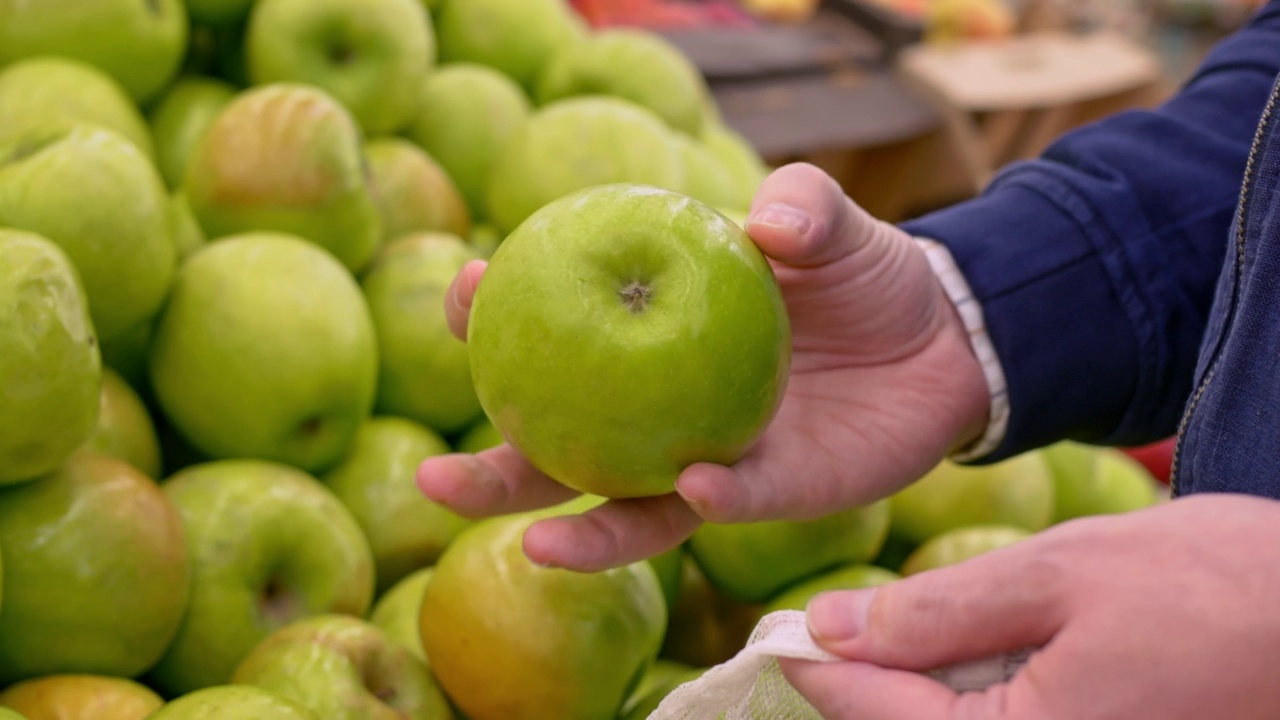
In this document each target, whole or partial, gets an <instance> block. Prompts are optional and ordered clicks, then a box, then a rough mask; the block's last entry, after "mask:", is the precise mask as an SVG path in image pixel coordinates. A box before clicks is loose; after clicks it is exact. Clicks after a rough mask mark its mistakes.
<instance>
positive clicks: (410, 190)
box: [365, 138, 471, 242]
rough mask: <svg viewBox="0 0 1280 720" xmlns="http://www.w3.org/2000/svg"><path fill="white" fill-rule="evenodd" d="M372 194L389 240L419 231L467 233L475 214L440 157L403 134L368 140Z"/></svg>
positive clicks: (367, 150)
mask: <svg viewBox="0 0 1280 720" xmlns="http://www.w3.org/2000/svg"><path fill="white" fill-rule="evenodd" d="M365 156H366V157H367V159H368V162H369V173H370V175H372V177H373V183H372V184H373V197H374V200H375V201H376V202H377V204H378V213H379V214H380V215H381V216H382V237H383V240H384V241H386V242H391V241H394V240H397V239H399V238H401V237H403V236H405V235H408V234H410V233H415V232H429V231H439V232H444V233H449V234H451V235H456V236H458V237H467V236H468V235H469V234H470V233H471V216H470V213H469V211H468V210H467V204H466V201H465V200H463V199H462V195H460V194H459V193H458V188H457V187H455V186H454V184H453V181H452V180H450V179H449V176H448V175H447V174H446V173H445V171H444V170H443V169H441V167H440V166H439V165H437V164H436V161H435V160H433V159H432V158H431V156H430V155H427V154H426V153H425V152H423V151H422V150H421V149H419V148H418V146H417V145H414V144H413V143H411V142H409V141H408V140H404V139H401V138H381V139H378V140H372V141H370V142H369V144H368V145H366V146H365Z"/></svg>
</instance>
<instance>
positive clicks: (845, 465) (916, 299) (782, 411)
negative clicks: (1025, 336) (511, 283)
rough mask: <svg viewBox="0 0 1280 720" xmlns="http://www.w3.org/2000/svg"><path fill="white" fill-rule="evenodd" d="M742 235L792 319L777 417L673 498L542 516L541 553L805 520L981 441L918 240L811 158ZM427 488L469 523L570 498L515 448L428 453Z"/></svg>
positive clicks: (968, 369)
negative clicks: (735, 455) (717, 526)
mask: <svg viewBox="0 0 1280 720" xmlns="http://www.w3.org/2000/svg"><path fill="white" fill-rule="evenodd" d="M746 230H747V232H748V234H749V235H750V236H751V238H752V240H754V241H755V242H756V244H757V245H758V246H759V247H760V249H761V250H762V251H763V252H764V254H765V255H766V256H767V257H768V258H769V260H770V262H771V264H772V266H773V268H774V272H775V274H776V276H777V279H778V282H779V285H780V287H781V289H782V292H783V296H784V298H785V300H786V303H787V309H788V313H789V316H790V319H791V325H792V336H793V339H792V342H793V354H792V374H791V377H790V379H789V383H788V386H787V390H786V393H785V395H784V397H783V400H782V403H781V405H780V407H779V409H778V413H777V415H776V416H775V417H774V419H773V421H772V422H771V423H770V425H769V427H768V428H767V429H766V430H765V432H764V434H763V435H762V436H761V438H760V440H759V441H758V442H757V443H756V445H755V446H754V447H753V448H752V449H751V450H750V451H749V452H748V453H747V455H746V456H745V457H743V458H742V459H741V460H740V461H739V462H737V463H736V464H734V465H733V466H731V467H725V466H721V465H714V464H708V463H698V464H694V465H691V466H690V467H688V468H686V469H685V470H684V472H683V473H682V474H681V475H680V477H679V479H678V480H677V482H676V492H675V493H672V494H669V495H664V496H660V497H652V498H640V499H629V500H613V501H610V502H607V503H605V504H604V505H602V506H600V507H598V508H596V509H594V510H592V511H590V512H588V513H585V514H583V515H580V516H572V517H559V518H551V519H547V520H541V521H539V522H537V523H535V524H533V525H532V526H531V527H530V528H529V529H528V531H527V532H526V533H525V537H524V550H525V554H526V555H528V556H529V557H530V559H532V560H533V561H534V562H536V563H539V564H541V565H546V566H551V567H562V568H568V569H572V570H579V571H584V572H590V571H598V570H603V569H606V568H610V567H616V566H620V565H625V564H628V563H631V562H635V561H637V560H641V559H644V558H648V557H652V556H655V555H658V554H660V553H662V552H664V551H666V550H668V549H670V548H673V547H675V546H676V545H678V544H679V543H681V542H683V541H684V540H685V539H687V538H688V537H689V536H690V535H691V534H692V533H693V531H694V530H695V529H696V528H697V527H698V525H699V524H700V523H702V522H703V521H710V522H719V523H725V522H749V521H755V520H766V519H794V520H803V519H811V518H816V517H820V516H822V515H826V514H829V513H832V512H836V511H838V510H841V509H845V508H850V507H854V506H858V505H862V504H866V503H868V502H872V501H874V500H878V499H880V498H883V497H887V496H888V495H890V494H892V493H893V492H895V491H896V490H898V489H900V488H901V487H903V486H905V485H906V484H908V483H910V482H912V481H914V480H915V479H917V478H919V477H921V476H922V475H924V474H925V473H926V472H928V471H929V470H930V469H932V468H933V466H934V465H936V464H937V463H938V462H939V461H940V460H941V459H942V458H943V457H944V456H945V455H946V454H947V453H948V452H949V451H951V450H953V449H956V448H957V447H959V446H962V445H963V444H965V443H966V442H969V441H971V440H973V439H975V438H977V437H978V436H979V435H981V433H982V430H983V428H984V427H985V424H986V418H987V414H988V411H989V409H990V395H989V391H988V388H987V384H986V379H985V376H984V375H983V372H982V367H981V365H980V364H979V362H978V360H977V359H976V357H975V356H974V354H973V351H972V349H971V346H970V344H969V338H968V333H967V331H966V330H965V328H964V325H963V322H962V321H961V319H960V317H959V316H958V314H957V313H956V311H955V308H954V306H953V305H952V304H951V302H950V301H949V300H948V299H947V297H946V294H945V292H944V291H943V289H942V286H941V284H940V283H939V282H938V280H937V278H936V276H935V275H934V273H933V271H932V270H931V269H930V267H929V263H928V259H927V258H926V256H925V254H924V252H923V251H922V250H921V249H920V248H919V247H918V246H917V244H916V243H915V241H914V240H913V239H912V238H911V237H910V236H908V235H907V234H906V233H905V232H903V231H902V230H900V229H898V228H897V227H895V226H893V225H891V224H888V223H885V222H881V221H878V220H876V219H874V218H872V217H871V216H870V215H869V214H867V213H866V211H864V210H863V209H862V208H860V207H858V206H857V205H856V204H855V203H854V202H853V201H851V200H850V199H849V198H848V197H847V196H846V195H845V194H844V192H843V191H842V190H841V189H840V187H839V185H837V183H836V182H835V181H834V180H832V179H831V178H830V177H829V176H828V175H826V174H825V173H823V172H822V171H820V170H819V169H817V168H815V167H813V166H811V165H805V164H794V165H788V166H785V167H782V168H779V169H777V170H776V171H774V172H773V173H771V175H770V176H769V177H768V178H767V179H766V180H765V181H764V183H763V184H762V185H761V187H760V189H759V191H758V192H757V194H756V197H755V200H754V202H753V204H752V208H751V212H750V214H749V219H748V222H747V225H746ZM484 267H485V264H484V263H483V262H482V261H475V262H472V263H469V264H468V265H467V266H465V267H464V268H463V269H462V271H461V272H460V273H459V274H458V276H457V277H456V278H455V279H454V282H453V284H452V286H451V287H450V289H449V292H448V293H447V296H446V300H445V305H446V311H447V314H448V317H449V322H450V327H451V329H452V330H453V332H454V334H455V335H457V336H458V337H459V338H464V339H465V337H466V325H467V317H468V312H469V310H470V305H471V299H472V297H473V295H474V293H475V289H476V287H477V285H478V283H480V282H482V279H481V278H482V274H483V272H484ZM417 481H418V486H419V488H420V489H421V490H422V492H423V493H424V494H425V495H426V496H427V497H429V498H431V499H432V500H434V501H436V502H438V503H441V504H443V505H445V506H447V507H449V508H451V509H453V510H454V511H455V512H457V513H459V514H460V515H463V516H466V517H473V518H474V517H485V516H492V515H499V514H505V513H510V512H518V511H523V510H531V509H534V508H539V507H545V506H549V505H553V504H556V503H559V502H563V501H565V500H568V499H570V498H571V497H572V496H573V494H574V493H573V491H572V490H570V489H568V488H566V487H565V486H563V485H560V484H559V483H557V482H555V481H553V480H551V479H549V478H548V477H546V476H545V475H543V474H542V473H541V472H539V471H538V470H537V469H536V468H534V467H533V466H532V465H531V464H530V463H529V462H528V461H527V460H526V459H525V458H524V457H523V456H522V455H521V454H520V453H518V452H517V451H516V450H514V449H513V448H511V447H510V446H507V445H503V446H500V447H498V448H494V449H490V450H486V451H483V452H481V453H478V454H476V455H466V454H451V455H445V456H440V457H435V458H431V459H428V460H426V461H425V462H423V463H422V465H421V466H420V468H419V470H418V474H417Z"/></svg>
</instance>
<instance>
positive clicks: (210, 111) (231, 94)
mask: <svg viewBox="0 0 1280 720" xmlns="http://www.w3.org/2000/svg"><path fill="white" fill-rule="evenodd" d="M236 92H237V90H236V88H235V86H234V85H231V84H230V83H227V82H223V81H222V80H218V79H216V78H210V77H200V76H197V75H188V76H186V77H181V78H179V79H178V81H177V82H175V83H174V84H173V85H172V86H170V87H169V89H168V90H166V91H165V94H164V95H163V96H162V97H161V98H160V99H159V101H158V102H157V103H156V105H155V107H153V108H152V109H151V112H150V113H148V120H149V121H150V124H151V135H152V137H154V138H155V145H156V164H157V165H158V166H159V168H160V175H161V176H162V177H164V180H165V182H166V183H168V184H169V187H170V188H177V187H179V186H180V185H182V182H183V180H184V179H185V178H186V176H187V160H188V159H189V158H190V157H191V151H192V149H193V148H195V146H196V144H197V143H198V142H199V141H200V138H201V136H202V135H204V133H205V131H206V130H208V129H209V126H210V125H212V124H213V121H214V119H216V118H217V117H218V114H219V113H221V112H222V111H223V109H224V108H226V107H227V106H228V105H230V104H231V101H232V100H233V99H235V96H236Z"/></svg>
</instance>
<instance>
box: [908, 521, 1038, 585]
mask: <svg viewBox="0 0 1280 720" xmlns="http://www.w3.org/2000/svg"><path fill="white" fill-rule="evenodd" d="M1029 537H1031V533H1030V532H1028V531H1027V530H1026V529H1024V528H1020V527H1014V526H1012V525H967V526H965V527H959V528H956V529H954V530H948V531H946V532H944V533H942V534H939V535H934V536H933V537H931V538H929V539H928V540H926V541H925V542H924V544H922V545H921V546H920V547H918V548H916V550H915V552H913V553H911V555H910V556H909V557H908V558H907V560H906V562H904V563H902V574H903V575H904V576H906V575H916V574H919V573H922V572H925V571H927V570H934V569H937V568H940V567H946V566H948V565H956V564H959V563H962V562H964V561H965V560H969V559H970V558H975V557H977V556H979V555H982V554H983V553H988V552H991V551H992V550H998V549H1000V548H1002V547H1008V546H1009V545H1012V544H1014V543H1016V542H1021V541H1023V540H1025V539H1027V538H1029Z"/></svg>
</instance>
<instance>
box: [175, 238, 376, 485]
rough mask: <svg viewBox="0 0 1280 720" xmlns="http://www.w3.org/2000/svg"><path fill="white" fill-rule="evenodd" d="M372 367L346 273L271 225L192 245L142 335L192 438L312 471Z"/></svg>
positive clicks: (359, 417)
mask: <svg viewBox="0 0 1280 720" xmlns="http://www.w3.org/2000/svg"><path fill="white" fill-rule="evenodd" d="M377 372H378V359H377V348H376V338H375V337H374V334H373V323H372V322H371V321H370V319H369V309H368V307H367V306H366V305H365V301H364V297H363V296H362V295H361V294H360V288H359V286H358V285H357V284H356V282H355V279H354V278H352V277H351V275H350V273H348V272H347V271H346V269H345V268H343V267H342V265H341V264H339V263H338V261H337V260H335V259H334V258H333V256H332V255H329V254H328V253H326V252H324V251H323V250H321V249H320V248H317V247H316V246H315V245H312V244H310V243H307V242H304V241H302V240H300V239H298V238H296V237H290V236H287V235H282V234H277V233H250V234H246V235H239V236H235V237H229V238H224V239H222V240H218V241H217V242H215V243H212V244H210V245H209V246H208V247H206V248H205V249H204V250H202V251H200V252H198V253H196V254H195V255H193V256H191V258H189V259H188V260H187V262H186V263H185V264H184V265H183V266H182V269H181V271H180V273H179V275H178V280H177V282H176V283H175V285H174V288H173V292H172V294H171V295H170V298H169V301H168V303H167V304H166V306H165V309H164V312H163V313H162V314H161V315H160V318H159V321H158V324H157V325H156V330H155V336H154V337H153V339H152V341H151V353H150V373H151V384H152V387H153V388H154V390H155V393H156V398H157V399H158V400H159V403H160V406H161V407H162V408H163V410H164V412H165V414H166V415H167V417H168V419H169V420H170V421H171V422H173V424H174V425H175V426H176V427H177V428H178V429H179V430H180V431H181V432H182V435H183V436H184V437H185V438H186V439H188V440H189V441H190V442H191V443H192V444H193V445H194V446H195V447H196V448H197V449H199V450H201V451H203V452H205V453H207V454H208V455H210V456H212V457H218V458H261V459H266V460H277V461H280V462H284V463H288V464H290V465H296V466H298V467H300V468H302V469H304V470H308V471H311V472H319V471H321V470H324V469H326V468H328V467H331V466H332V465H333V464H334V463H336V462H338V461H339V460H341V459H342V457H343V455H345V454H346V452H347V450H348V449H349V448H350V446H351V442H352V441H353V440H354V439H355V434H356V431H357V430H358V429H359V427H360V424H361V423H362V422H364V420H365V419H366V418H368V417H369V413H370V411H371V410H372V406H373V397H374V391H375V385H376V383H377Z"/></svg>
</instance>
